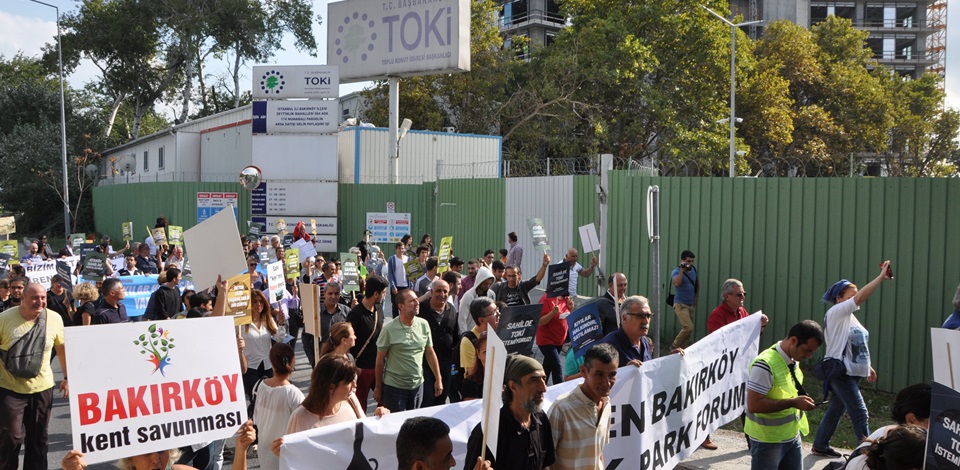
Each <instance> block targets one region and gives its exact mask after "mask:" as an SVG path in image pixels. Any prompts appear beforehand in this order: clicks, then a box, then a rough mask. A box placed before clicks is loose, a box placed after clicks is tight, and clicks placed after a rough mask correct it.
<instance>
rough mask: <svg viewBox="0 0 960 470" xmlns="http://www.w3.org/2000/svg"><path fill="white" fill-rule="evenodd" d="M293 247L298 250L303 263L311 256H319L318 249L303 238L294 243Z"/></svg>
mask: <svg viewBox="0 0 960 470" xmlns="http://www.w3.org/2000/svg"><path fill="white" fill-rule="evenodd" d="M291 247H293V248H296V249H297V254H298V256H299V257H300V262H301V263H302V262H304V261H305V260H306V259H307V258H309V257H311V256H317V248H316V247H314V246H313V243H310V242H308V241H306V240H304V239H302V238H301V239H299V240H297V241H295V242H293V245H291Z"/></svg>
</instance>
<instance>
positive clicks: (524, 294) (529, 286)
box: [492, 253, 550, 307]
mask: <svg viewBox="0 0 960 470" xmlns="http://www.w3.org/2000/svg"><path fill="white" fill-rule="evenodd" d="M549 265H550V255H548V254H546V253H544V254H543V264H541V265H540V270H539V271H537V274H536V275H534V276H533V277H531V278H530V279H527V280H526V281H521V280H520V278H521V277H522V276H523V274H522V273H521V272H520V266H519V265H516V264H511V265H509V266H507V268H506V274H504V277H505V278H506V279H507V280H506V281H505V282H498V283H496V284H494V285H493V287H492V289H493V292H494V295H495V296H496V300H497V301H498V302H503V303H505V304H507V305H508V306H511V307H513V306H515V305H530V291H532V290H533V289H535V288H536V287H537V286H539V285H540V281H543V276H544V275H546V274H547V266H549ZM494 277H496V275H494Z"/></svg>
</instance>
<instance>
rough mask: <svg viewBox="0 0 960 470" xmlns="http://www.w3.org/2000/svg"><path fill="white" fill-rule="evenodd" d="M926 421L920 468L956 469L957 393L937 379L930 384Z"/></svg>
mask: <svg viewBox="0 0 960 470" xmlns="http://www.w3.org/2000/svg"><path fill="white" fill-rule="evenodd" d="M930 387H931V390H930V395H931V396H930V421H929V428H928V431H927V446H926V455H925V459H924V465H923V468H925V469H938V470H939V469H948V468H951V469H952V468H957V466H958V465H957V464H958V462H960V449H958V447H957V442H960V427H958V424H957V423H958V422H960V392H958V391H957V390H955V389H953V388H951V387H950V386H948V385H944V384H942V383H939V382H937V381H934V382H932V383H931V384H930Z"/></svg>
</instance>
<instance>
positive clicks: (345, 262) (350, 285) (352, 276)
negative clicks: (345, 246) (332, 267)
mask: <svg viewBox="0 0 960 470" xmlns="http://www.w3.org/2000/svg"><path fill="white" fill-rule="evenodd" d="M340 269H341V271H342V272H343V275H342V276H341V280H342V281H343V291H344V292H357V291H358V290H360V270H359V268H358V266H357V255H355V254H353V253H340Z"/></svg>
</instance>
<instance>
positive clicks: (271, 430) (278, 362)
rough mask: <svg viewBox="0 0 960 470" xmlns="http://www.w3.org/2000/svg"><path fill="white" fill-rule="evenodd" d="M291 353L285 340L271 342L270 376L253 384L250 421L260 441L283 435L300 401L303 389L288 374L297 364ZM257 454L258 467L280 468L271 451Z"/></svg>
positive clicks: (268, 440) (291, 349) (269, 440)
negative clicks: (253, 399) (254, 402)
mask: <svg viewBox="0 0 960 470" xmlns="http://www.w3.org/2000/svg"><path fill="white" fill-rule="evenodd" d="M294 356H295V354H294V352H293V348H292V347H290V345H288V344H285V343H277V344H275V345H273V348H271V349H270V364H272V365H273V377H270V378H268V379H264V380H263V381H262V382H260V384H259V385H256V386H254V388H253V394H254V396H256V397H257V404H256V406H255V407H254V412H253V424H256V425H257V431H258V432H259V433H260V439H263V442H273V440H274V439H276V438H278V437H281V436H283V434H284V431H286V429H287V422H288V421H289V420H290V415H292V414H293V410H295V409H297V407H298V406H300V403H303V392H301V391H300V389H299V388H297V386H296V385H293V384H291V383H290V375H291V374H293V368H294V365H295V364H296V360H295V358H294ZM259 458H260V468H263V469H278V468H280V460H279V459H278V458H277V456H276V455H273V453H272V452H262V453H260V454H259Z"/></svg>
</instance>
